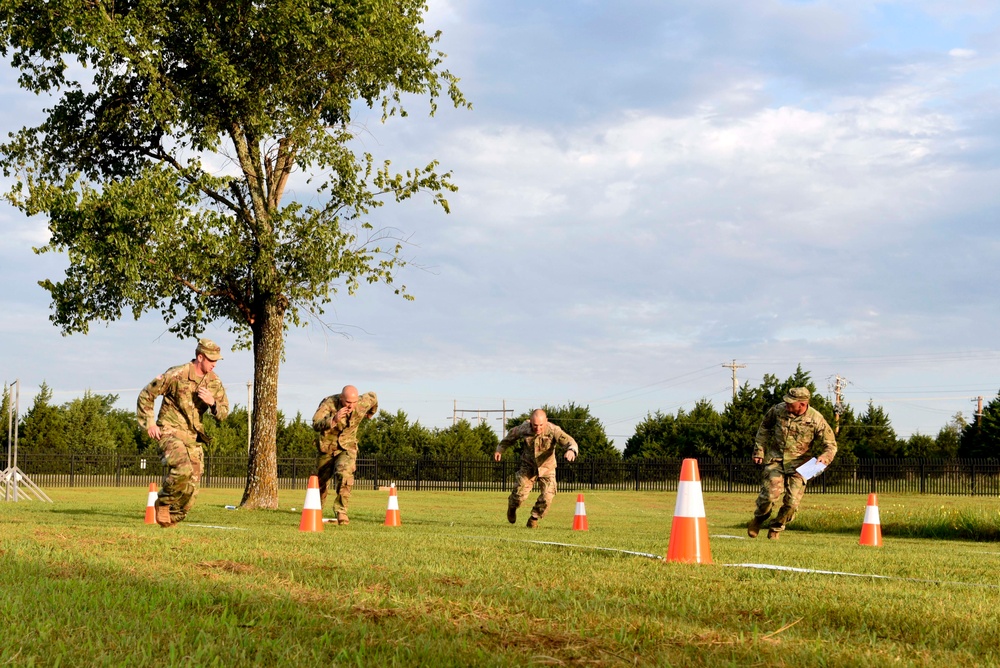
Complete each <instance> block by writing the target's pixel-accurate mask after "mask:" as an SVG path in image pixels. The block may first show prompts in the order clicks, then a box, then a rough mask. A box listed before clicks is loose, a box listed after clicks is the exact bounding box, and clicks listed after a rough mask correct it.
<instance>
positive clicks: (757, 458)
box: [753, 457, 764, 464]
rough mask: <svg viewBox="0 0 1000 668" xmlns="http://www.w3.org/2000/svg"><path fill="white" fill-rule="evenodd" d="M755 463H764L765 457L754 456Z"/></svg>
mask: <svg viewBox="0 0 1000 668" xmlns="http://www.w3.org/2000/svg"><path fill="white" fill-rule="evenodd" d="M753 463H754V464H763V463H764V458H763V457H754V458H753Z"/></svg>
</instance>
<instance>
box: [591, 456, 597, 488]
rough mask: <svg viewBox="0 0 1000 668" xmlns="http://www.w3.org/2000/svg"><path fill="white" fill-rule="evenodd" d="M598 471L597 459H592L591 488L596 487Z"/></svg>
mask: <svg viewBox="0 0 1000 668" xmlns="http://www.w3.org/2000/svg"><path fill="white" fill-rule="evenodd" d="M596 473H597V461H596V460H593V459H591V460H590V489H595V484H594V480H595V474H596Z"/></svg>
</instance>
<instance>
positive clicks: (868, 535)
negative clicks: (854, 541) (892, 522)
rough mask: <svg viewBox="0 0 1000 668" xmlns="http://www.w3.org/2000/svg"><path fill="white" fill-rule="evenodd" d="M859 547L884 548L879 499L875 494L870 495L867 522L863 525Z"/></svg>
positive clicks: (866, 509)
mask: <svg viewBox="0 0 1000 668" xmlns="http://www.w3.org/2000/svg"><path fill="white" fill-rule="evenodd" d="M858 545H871V546H872V547H882V523H881V522H880V521H879V518H878V497H877V496H876V495H875V494H869V495H868V505H867V506H866V507H865V522H864V524H862V525H861V540H859V541H858Z"/></svg>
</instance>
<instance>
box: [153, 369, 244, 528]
mask: <svg viewBox="0 0 1000 668" xmlns="http://www.w3.org/2000/svg"><path fill="white" fill-rule="evenodd" d="M200 387H207V388H208V390H209V391H210V392H211V393H212V396H213V397H215V405H214V406H209V405H208V404H206V403H205V402H204V401H202V399H201V397H199V396H198V388H200ZM161 395H162V396H163V402H162V404H161V405H160V414H159V416H158V417H157V419H156V424H157V425H158V426H159V427H160V433H161V436H160V456H161V457H162V459H163V463H164V464H166V465H167V466H168V467H169V468H168V470H167V474H166V476H165V477H164V479H163V484H162V486H161V489H160V493H159V495H158V501H159V503H160V505H163V506H169V508H170V519H171V520H172V521H173V522H180V521H181V520H183V519H184V517H185V516H186V515H187V514H188V511H189V510H191V507H192V506H194V499H195V496H196V495H197V494H198V483H199V482H200V481H201V474H202V471H203V469H204V453H203V451H202V446H201V444H202V443H208V437H207V436H205V428H204V427H203V426H202V423H201V416H202V415H203V414H204V413H205V411H207V410H211V411H212V415H214V416H215V419H217V420H225V419H226V416H227V415H229V399H228V398H227V397H226V389H225V388H224V387H223V386H222V381H221V380H219V377H218V376H217V375H215V372H214V371H210V372H208V373H207V374H205V375H204V376H198V375H197V371H196V369H195V363H194V362H193V361H192V362H189V363H187V364H182V365H180V366H175V367H172V368H170V369H167V371H166V372H164V373H163V374H162V375H160V376H157V377H156V378H154V379H153V381H152V382H151V383H150V384H149V385H147V386H146V387H144V388H143V389H142V391H141V392H140V393H139V400H138V402H137V403H136V415H137V417H138V419H139V424H140V425H141V426H142V428H143V429H147V428H148V427H149V425H150V424H151V422H152V420H153V403H154V401H155V400H156V397H158V396H161Z"/></svg>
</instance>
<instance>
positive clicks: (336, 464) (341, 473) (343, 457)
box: [317, 450, 358, 515]
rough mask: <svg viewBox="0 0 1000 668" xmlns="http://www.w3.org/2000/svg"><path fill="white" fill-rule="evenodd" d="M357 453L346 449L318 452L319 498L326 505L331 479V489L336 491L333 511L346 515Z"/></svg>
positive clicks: (352, 485)
mask: <svg viewBox="0 0 1000 668" xmlns="http://www.w3.org/2000/svg"><path fill="white" fill-rule="evenodd" d="M357 458H358V455H357V453H354V452H348V451H347V450H334V451H333V452H330V453H326V452H321V453H319V462H318V471H317V475H318V476H319V499H320V504H322V505H324V506H325V505H326V492H327V485H328V484H329V482H330V480H333V491H335V492H336V493H337V496H336V498H335V499H334V500H333V512H335V513H337V514H342V515H346V514H347V505H348V504H349V503H350V502H351V489H352V488H353V487H354V469H355V462H356V461H357Z"/></svg>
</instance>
